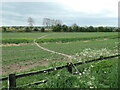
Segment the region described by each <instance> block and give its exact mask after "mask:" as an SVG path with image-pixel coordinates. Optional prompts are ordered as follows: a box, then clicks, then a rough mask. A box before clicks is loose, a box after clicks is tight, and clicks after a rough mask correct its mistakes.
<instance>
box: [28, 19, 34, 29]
mask: <svg viewBox="0 0 120 90" xmlns="http://www.w3.org/2000/svg"><path fill="white" fill-rule="evenodd" d="M34 24H35V22H34V20H33V19H32V18H31V17H29V18H28V25H29V26H31V27H32V26H33V25H34Z"/></svg>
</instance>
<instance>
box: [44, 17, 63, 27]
mask: <svg viewBox="0 0 120 90" xmlns="http://www.w3.org/2000/svg"><path fill="white" fill-rule="evenodd" d="M57 24H62V21H61V20H57V19H56V20H55V19H49V18H43V25H45V26H46V27H47V28H50V27H51V26H55V25H57Z"/></svg>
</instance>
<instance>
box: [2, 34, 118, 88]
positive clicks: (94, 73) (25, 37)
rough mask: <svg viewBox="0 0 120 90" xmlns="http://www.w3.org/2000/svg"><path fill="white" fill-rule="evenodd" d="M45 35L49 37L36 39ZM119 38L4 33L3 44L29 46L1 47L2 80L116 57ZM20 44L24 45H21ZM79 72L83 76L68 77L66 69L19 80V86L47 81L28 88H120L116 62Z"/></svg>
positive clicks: (82, 66) (87, 65) (92, 66)
mask: <svg viewBox="0 0 120 90" xmlns="http://www.w3.org/2000/svg"><path fill="white" fill-rule="evenodd" d="M43 35H47V36H46V37H44V38H41V39H37V38H39V37H40V36H43ZM117 37H118V34H117V33H116V32H112V33H111V32H109V33H107V32H106V33H102V32H97V33H95V32H94V33H52V32H49V33H48V32H46V33H3V34H2V40H3V44H7V43H27V45H20V46H4V47H0V48H2V69H3V75H2V76H7V75H8V74H10V73H25V72H30V71H34V70H41V69H45V68H50V67H55V66H59V65H65V64H66V63H67V62H80V61H85V60H90V59H94V58H98V57H100V56H110V55H116V54H117V44H118V40H117ZM34 39H36V41H37V42H38V44H39V45H40V46H42V47H45V48H48V49H50V50H54V51H56V52H60V53H64V54H67V55H71V56H73V57H74V58H72V59H71V60H70V59H68V58H67V57H65V56H62V55H58V54H55V53H51V52H48V51H45V50H42V49H40V48H38V47H37V46H36V45H35V44H34V43H33V40H34ZM19 40H21V41H20V42H18V41H19ZM29 40H30V41H29ZM77 68H78V70H79V71H80V72H81V73H80V74H77V75H73V74H69V72H67V69H63V70H60V71H54V72H51V73H46V74H40V75H33V76H30V77H25V78H20V79H17V85H23V84H27V83H31V82H35V81H40V80H48V82H47V83H46V84H40V85H37V86H34V85H33V86H29V87H27V88H111V87H112V88H116V87H117V78H118V76H117V69H116V68H117V58H114V59H110V60H104V61H99V62H94V63H90V64H85V65H81V66H77ZM38 77H39V78H38ZM6 83H7V82H3V87H6Z"/></svg>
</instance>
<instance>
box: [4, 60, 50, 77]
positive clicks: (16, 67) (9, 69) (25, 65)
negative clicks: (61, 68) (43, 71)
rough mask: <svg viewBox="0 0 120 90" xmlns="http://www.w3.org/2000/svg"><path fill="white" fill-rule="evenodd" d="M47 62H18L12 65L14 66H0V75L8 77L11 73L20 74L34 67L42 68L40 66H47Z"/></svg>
mask: <svg viewBox="0 0 120 90" xmlns="http://www.w3.org/2000/svg"><path fill="white" fill-rule="evenodd" d="M47 64H48V61H37V62H36V60H35V61H34V60H30V61H24V62H19V63H14V64H9V65H5V66H4V65H3V66H2V74H4V75H8V74H10V73H13V72H20V71H24V70H28V69H30V68H33V67H35V66H42V65H47Z"/></svg>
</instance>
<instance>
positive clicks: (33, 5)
mask: <svg viewBox="0 0 120 90" xmlns="http://www.w3.org/2000/svg"><path fill="white" fill-rule="evenodd" d="M3 1H4V2H3ZM3 1H2V2H1V3H2V9H0V12H1V11H2V14H0V17H2V18H1V19H2V22H1V23H0V25H14V26H15V25H28V23H27V19H28V17H32V18H33V19H34V21H35V25H42V20H43V18H51V19H59V20H62V22H63V23H64V24H66V25H72V24H74V23H76V24H77V25H80V26H90V25H92V26H118V1H119V0H3ZM8 1H9V2H8Z"/></svg>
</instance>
